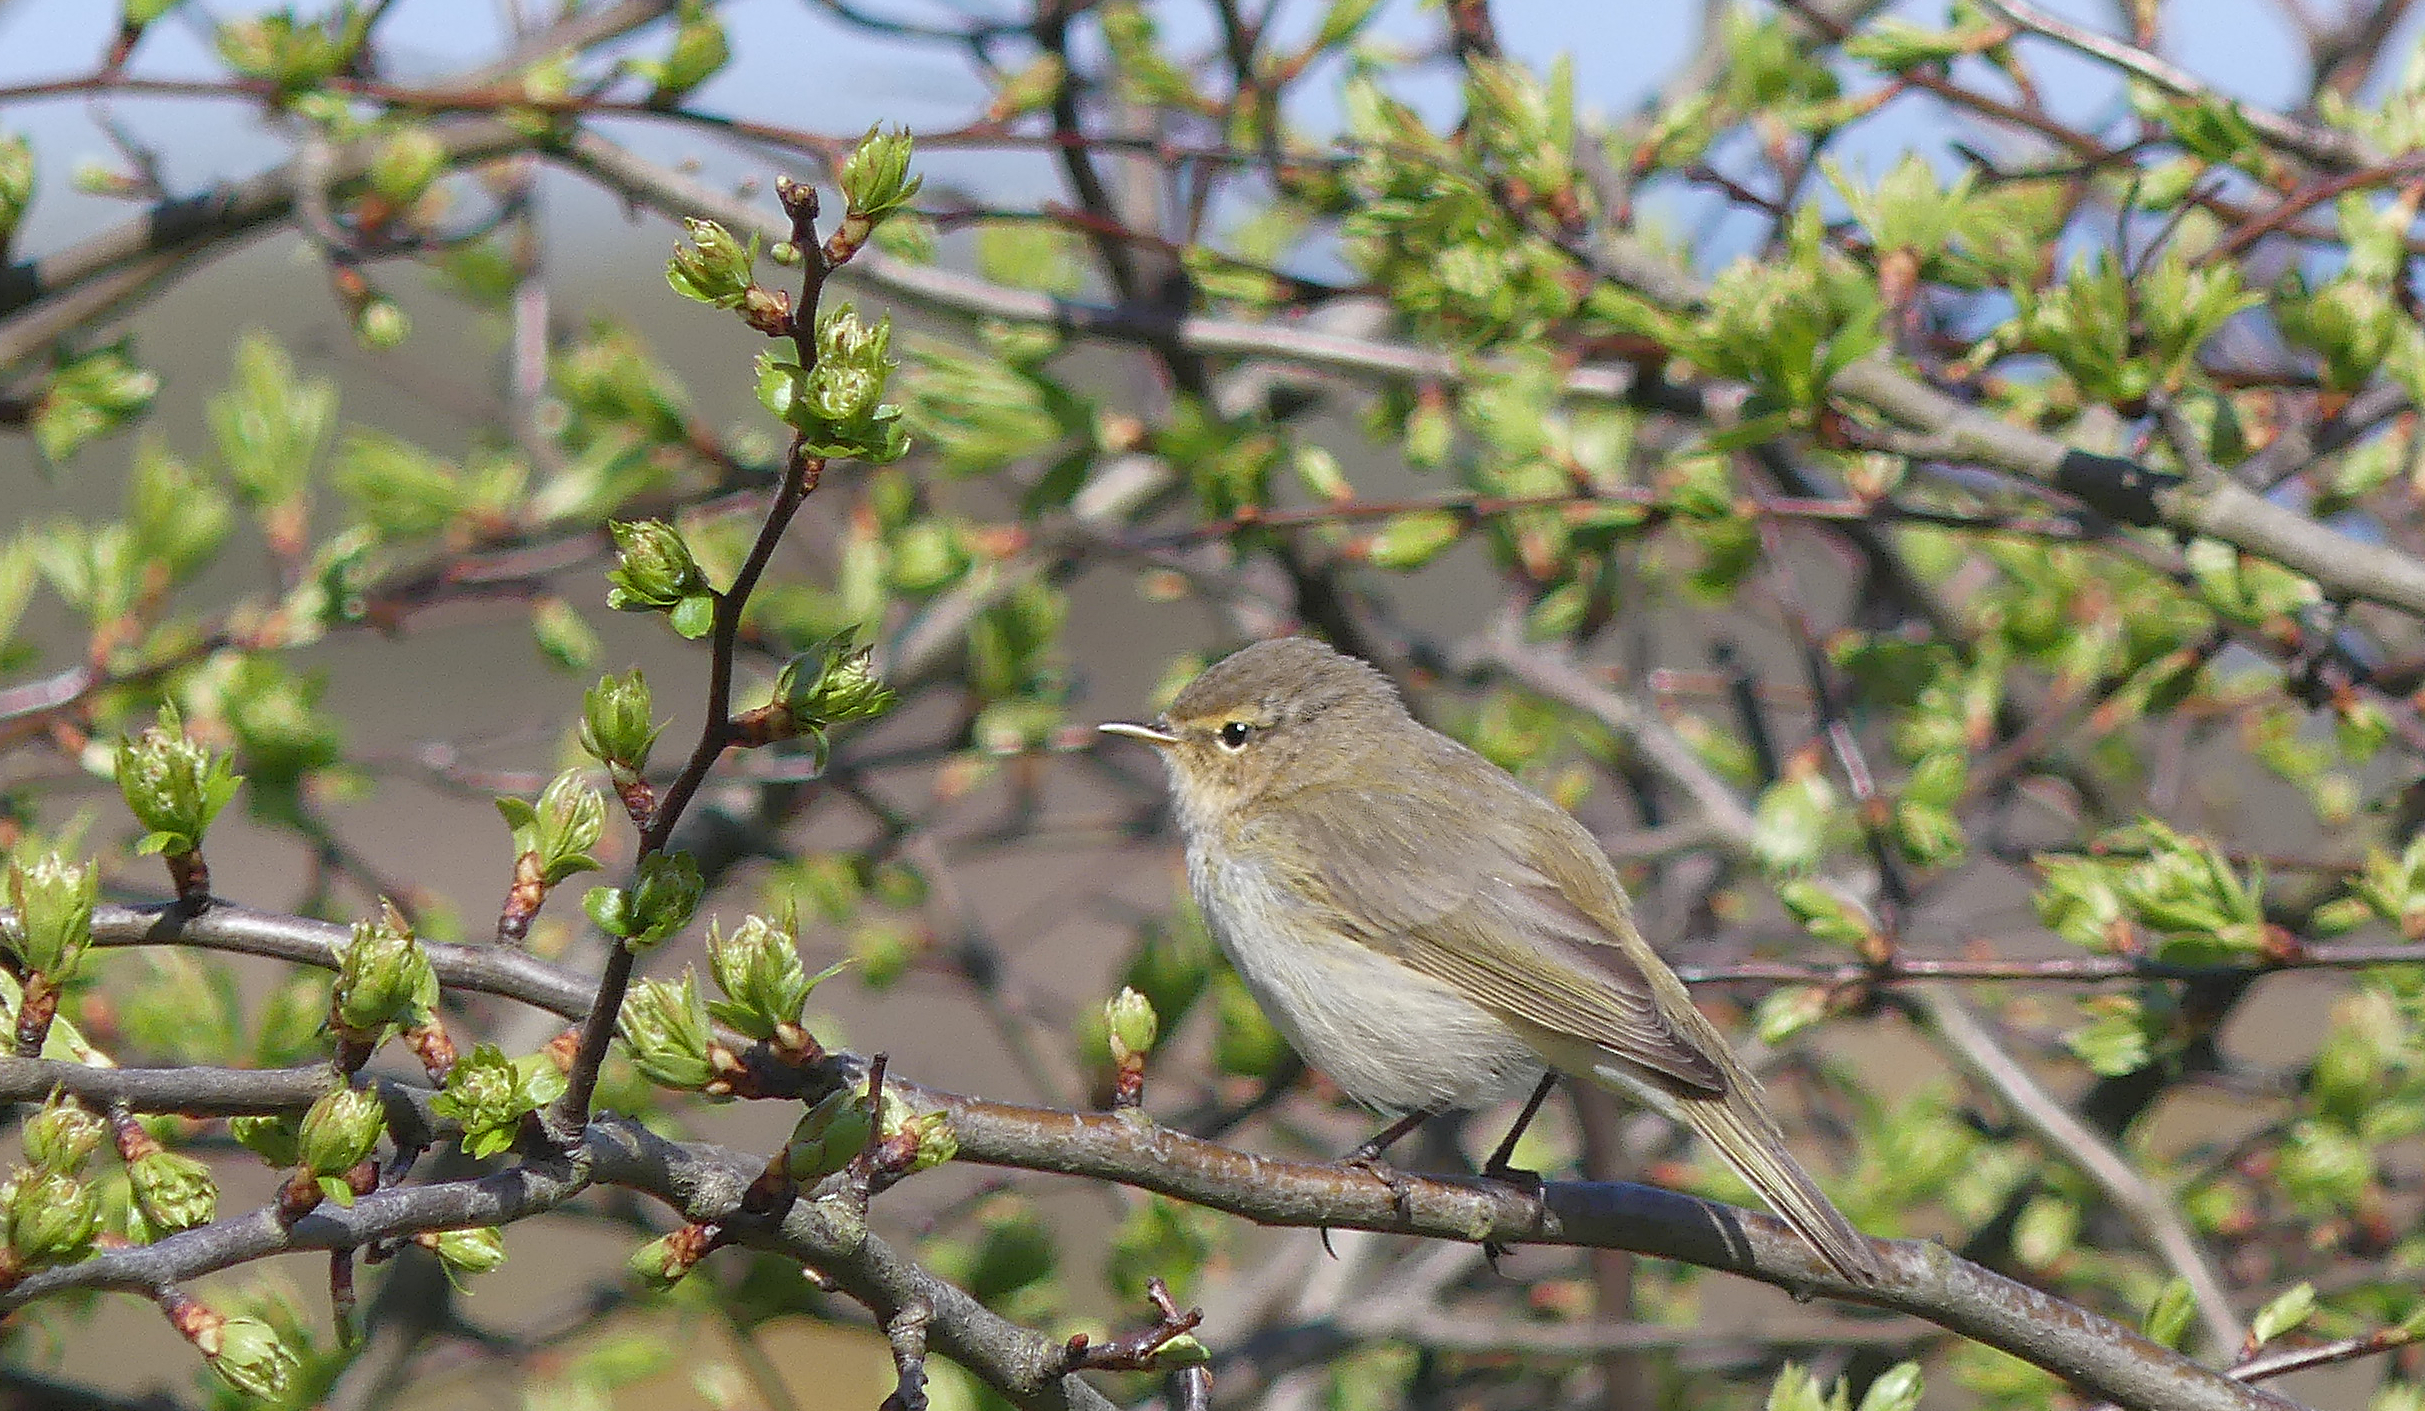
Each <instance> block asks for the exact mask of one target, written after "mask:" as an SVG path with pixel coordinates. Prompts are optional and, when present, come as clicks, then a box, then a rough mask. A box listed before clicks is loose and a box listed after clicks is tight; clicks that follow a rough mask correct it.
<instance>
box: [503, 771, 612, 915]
mask: <svg viewBox="0 0 2425 1411" xmlns="http://www.w3.org/2000/svg"><path fill="white" fill-rule="evenodd" d="M497 811H498V812H499V813H501V814H503V815H505V822H506V825H507V826H508V827H510V828H512V829H513V830H514V851H515V852H516V853H517V854H525V853H536V854H538V857H539V879H540V881H541V882H542V883H543V884H544V885H546V886H550V887H552V886H555V885H556V884H557V883H559V882H561V881H563V880H564V879H565V878H567V877H570V876H573V875H574V874H576V873H581V872H595V871H597V870H598V868H599V865H600V864H599V862H598V859H596V858H595V857H592V856H590V851H589V850H590V849H591V848H594V847H596V846H597V845H598V840H599V839H600V838H602V837H604V836H605V834H606V798H605V796H604V795H603V794H600V793H599V792H598V791H597V790H596V789H593V788H590V787H588V786H587V785H585V784H584V783H582V782H581V771H580V770H578V769H568V770H566V771H564V772H563V773H562V774H559V775H557V776H556V777H555V778H554V779H553V780H551V781H549V783H548V786H547V787H546V788H545V789H543V790H541V791H540V793H539V801H538V803H537V804H535V805H534V804H532V803H529V802H527V801H525V800H522V799H517V798H501V799H499V800H497Z"/></svg>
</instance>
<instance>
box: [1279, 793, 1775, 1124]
mask: <svg viewBox="0 0 2425 1411" xmlns="http://www.w3.org/2000/svg"><path fill="white" fill-rule="evenodd" d="M1519 808H1520V809H1522V810H1523V816H1521V817H1517V816H1512V815H1511V811H1512V810H1515V809H1519ZM1494 809H1496V810H1498V814H1497V816H1494V814H1493V812H1492V810H1494ZM1254 830H1255V831H1257V832H1264V831H1266V830H1269V831H1270V832H1271V833H1272V834H1274V835H1275V836H1274V837H1273V838H1272V841H1273V842H1274V843H1277V844H1281V846H1279V847H1276V848H1274V849H1273V853H1274V855H1278V856H1283V857H1290V858H1296V859H1300V860H1301V862H1300V868H1301V875H1300V876H1299V878H1298V880H1299V882H1300V883H1301V885H1302V886H1303V887H1304V889H1305V890H1306V891H1307V892H1309V893H1311V894H1313V895H1315V896H1317V897H1320V898H1321V899H1322V905H1323V907H1324V909H1325V910H1326V911H1328V912H1329V913H1330V917H1331V920H1332V923H1333V924H1334V925H1336V926H1337V927H1339V929H1341V930H1342V931H1345V932H1347V933H1348V934H1350V935H1353V936H1355V937H1357V938H1358V939H1360V940H1362V941H1363V942H1364V943H1365V944H1367V945H1370V946H1372V947H1373V948H1375V949H1376V950H1379V951H1382V952H1383V953H1385V954H1389V955H1394V956H1396V957H1397V958H1398V959H1400V960H1401V961H1404V962H1405V963H1406V964H1407V965H1409V966H1411V967H1413V968H1414V969H1415V970H1417V971H1420V972H1421V973H1423V974H1426V975H1429V976H1431V977H1432V978H1433V979H1436V980H1438V981H1440V982H1441V983H1443V984H1446V985H1448V986H1450V987H1452V988H1453V989H1455V990H1457V991H1458V992H1460V993H1462V994H1463V995H1465V996H1466V997H1467V998H1469V999H1471V1000H1472V1001H1473V1002H1474V1003H1476V1004H1478V1005H1481V1006H1482V1007H1483V1008H1485V1009H1488V1010H1491V1011H1493V1012H1494V1013H1497V1014H1500V1015H1502V1016H1505V1017H1508V1018H1512V1019H1517V1020H1522V1021H1524V1022H1525V1023H1528V1024H1531V1025H1534V1026H1537V1027H1539V1028H1541V1029H1545V1030H1548V1031H1549V1032H1551V1033H1553V1034H1557V1035H1560V1036H1563V1037H1569V1038H1572V1039H1575V1040H1578V1041H1581V1042H1584V1043H1589V1044H1593V1045H1596V1046H1598V1047H1600V1048H1602V1049H1605V1050H1607V1051H1609V1052H1610V1053H1613V1054H1615V1055H1617V1056H1618V1057H1620V1058H1623V1059H1625V1060H1627V1061H1628V1062H1630V1063H1633V1064H1635V1065H1638V1066H1640V1067H1642V1068H1645V1069H1648V1070H1651V1071H1653V1072H1655V1073H1658V1074H1662V1075H1664V1076H1665V1077H1667V1078H1669V1079H1671V1080H1673V1081H1674V1082H1676V1083H1678V1084H1680V1085H1682V1087H1683V1089H1684V1090H1686V1091H1687V1092H1698V1093H1701V1094H1705V1095H1708V1096H1717V1095H1721V1094H1723V1093H1725V1092H1726V1091H1727V1089H1728V1086H1729V1085H1728V1082H1727V1077H1726V1072H1725V1070H1724V1069H1723V1068H1722V1067H1721V1066H1720V1065H1719V1062H1718V1061H1717V1060H1716V1059H1714V1058H1712V1057H1711V1056H1710V1054H1709V1053H1708V1052H1707V1051H1706V1050H1705V1049H1704V1048H1703V1047H1702V1046H1701V1043H1700V1042H1699V1041H1698V1040H1697V1036H1696V1035H1695V1034H1694V1033H1693V1032H1692V1030H1691V1028H1688V1027H1687V1026H1686V1025H1687V1023H1688V1022H1689V1021H1686V1022H1685V1023H1680V1022H1678V1021H1677V1020H1675V1019H1673V1018H1671V1017H1670V1016H1669V1015H1668V1014H1667V1013H1666V1012H1664V1011H1663V1010H1662V1008H1661V1006H1660V996H1659V988H1658V987H1656V986H1655V985H1654V984H1653V982H1652V980H1651V978H1650V977H1649V976H1648V975H1646V974H1645V973H1644V970H1643V962H1642V960H1641V959H1639V958H1637V957H1636V955H1634V954H1633V953H1632V952H1631V951H1630V950H1629V949H1628V947H1627V945H1626V941H1627V940H1631V941H1633V942H1634V944H1635V945H1637V946H1640V947H1641V950H1642V952H1643V953H1644V955H1649V947H1648V945H1647V943H1645V942H1642V941H1641V940H1640V937H1639V934H1638V933H1637V932H1635V930H1634V927H1633V920H1632V918H1631V917H1630V916H1629V915H1628V914H1627V910H1626V905H1625V901H1624V894H1623V892H1622V891H1620V890H1619V888H1618V885H1617V881H1616V877H1615V874H1614V872H1613V871H1612V870H1611V869H1610V867H1609V865H1608V861H1607V858H1606V857H1605V856H1604V855H1603V854H1602V853H1601V852H1600V850H1599V845H1598V844H1597V843H1596V842H1594V841H1593V840H1592V837H1591V835H1590V834H1589V833H1587V832H1585V831H1584V830H1583V827H1582V825H1580V824H1578V823H1576V822H1575V821H1574V820H1573V819H1571V818H1569V817H1568V816H1567V815H1566V813H1565V812H1564V811H1563V810H1561V809H1559V808H1557V807H1556V806H1555V805H1554V804H1551V803H1549V802H1548V801H1547V800H1545V799H1541V798H1538V797H1536V796H1533V795H1531V794H1522V795H1518V794H1516V793H1514V792H1513V791H1501V790H1490V791H1487V795H1486V796H1485V797H1482V798H1479V799H1477V798H1474V797H1471V796H1467V797H1463V798H1459V799H1457V800H1455V801H1454V802H1451V803H1449V804H1447V805H1446V806H1445V807H1443V805H1442V802H1441V801H1440V800H1438V799H1436V798H1435V799H1427V800H1425V801H1424V803H1423V805H1422V806H1420V807H1417V806H1415V805H1414V804H1413V802H1412V801H1411V800H1409V799H1408V798H1406V797H1405V796H1404V794H1403V793H1402V791H1399V790H1396V789H1392V788H1388V787H1386V786H1384V787H1381V788H1363V787H1340V786H1332V787H1324V788H1315V789H1306V790H1301V791H1298V792H1295V793H1293V794H1291V795H1290V796H1289V807H1287V808H1285V809H1275V810H1271V811H1270V812H1269V813H1268V814H1267V815H1266V816H1265V817H1263V818H1261V819H1259V820H1257V822H1256V823H1255V825H1254ZM1519 840H1530V841H1529V844H1527V843H1526V842H1521V841H1519ZM1528 852H1529V853H1532V854H1534V856H1529V857H1528V856H1525V855H1523V854H1525V853H1528ZM1649 963H1650V964H1653V965H1656V964H1659V963H1660V962H1659V961H1658V960H1657V958H1656V957H1655V956H1650V958H1649ZM1673 988H1674V991H1675V1000H1674V1002H1675V1003H1679V1004H1686V1005H1689V1004H1690V1003H1691V1001H1690V999H1689V998H1688V997H1686V996H1684V994H1683V991H1682V987H1681V986H1674V987H1673ZM1694 1027H1698V1026H1694Z"/></svg>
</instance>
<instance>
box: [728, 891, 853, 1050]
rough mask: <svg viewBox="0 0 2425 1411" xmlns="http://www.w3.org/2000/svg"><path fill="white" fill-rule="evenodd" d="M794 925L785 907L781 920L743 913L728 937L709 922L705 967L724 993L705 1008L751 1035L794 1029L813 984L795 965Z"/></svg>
mask: <svg viewBox="0 0 2425 1411" xmlns="http://www.w3.org/2000/svg"><path fill="white" fill-rule="evenodd" d="M799 925H800V921H799V916H798V913H797V911H796V909H794V908H789V907H787V908H786V910H785V915H784V917H783V920H782V921H781V922H780V923H777V922H774V921H770V920H768V919H767V918H766V917H763V916H750V917H746V918H744V919H743V920H742V922H741V924H740V925H739V926H738V927H736V928H734V930H733V933H732V934H731V935H729V936H728V935H725V934H724V933H723V932H722V931H721V930H720V929H719V928H718V927H716V926H714V925H712V924H711V925H710V926H709V927H708V930H707V963H708V971H709V973H710V974H712V975H713V976H714V977H715V980H716V988H718V989H720V990H722V991H724V994H725V1002H723V1003H716V1004H710V1005H709V1006H708V1012H709V1013H711V1014H713V1015H714V1016H715V1017H716V1018H717V1019H719V1020H721V1021H723V1022H724V1023H726V1024H729V1025H731V1026H732V1027H733V1028H735V1029H738V1030H740V1031H741V1032H742V1033H744V1034H747V1035H749V1036H750V1037H751V1038H753V1039H773V1038H775V1037H776V1036H777V1034H778V1032H779V1031H780V1030H782V1029H785V1028H787V1027H788V1028H792V1029H795V1030H796V1029H797V1027H798V1025H799V1022H800V1007H801V1006H802V1005H804V1004H806V1003H807V1002H808V992H809V990H810V989H812V988H813V987H814V986H815V985H816V980H811V979H810V978H809V977H808V968H807V967H806V966H804V965H802V964H801V963H800V948H799V945H798V943H797V942H796V940H795V939H794V938H795V936H796V935H797V934H798V931H799ZM827 973H829V974H830V973H831V972H830V971H829V972H827ZM823 978H824V976H822V975H821V976H819V977H818V979H823Z"/></svg>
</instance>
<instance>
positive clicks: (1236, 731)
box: [1221, 720, 1255, 750]
mask: <svg viewBox="0 0 2425 1411" xmlns="http://www.w3.org/2000/svg"><path fill="white" fill-rule="evenodd" d="M1254 733H1255V727H1253V726H1252V725H1249V724H1247V723H1246V722H1245V721H1243V720H1233V721H1231V722H1229V723H1228V724H1227V725H1224V726H1222V727H1221V748H1223V749H1225V750H1242V749H1245V748H1246V739H1247V737H1248V736H1249V735H1252V734H1254Z"/></svg>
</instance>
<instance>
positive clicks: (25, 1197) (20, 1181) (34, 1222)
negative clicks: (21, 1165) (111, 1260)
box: [0, 1171, 101, 1273]
mask: <svg viewBox="0 0 2425 1411" xmlns="http://www.w3.org/2000/svg"><path fill="white" fill-rule="evenodd" d="M6 1195H7V1207H6V1210H5V1212H0V1214H4V1215H5V1220H6V1235H7V1239H8V1254H9V1263H10V1264H11V1265H12V1266H13V1267H14V1268H16V1269H17V1270H18V1271H19V1272H20V1273H30V1272H32V1271H33V1270H36V1269H47V1268H50V1267H52V1266H53V1265H58V1264H72V1263H74V1262H75V1261H77V1260H79V1259H82V1258H83V1257H84V1256H85V1253H86V1252H87V1251H89V1250H90V1249H91V1248H92V1246H93V1236H95V1235H97V1234H99V1233H100V1232H101V1201H100V1198H99V1197H98V1196H96V1195H95V1194H94V1192H93V1188H92V1187H91V1186H88V1185H86V1184H85V1183H84V1182H82V1181H79V1180H77V1179H76V1178H75V1177H73V1176H67V1175H63V1174H61V1173H59V1172H56V1171H29V1172H25V1173H24V1174H22V1175H20V1176H19V1177H18V1178H17V1179H16V1180H14V1181H12V1182H10V1183H9V1186H8V1189H7V1192H6Z"/></svg>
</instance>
